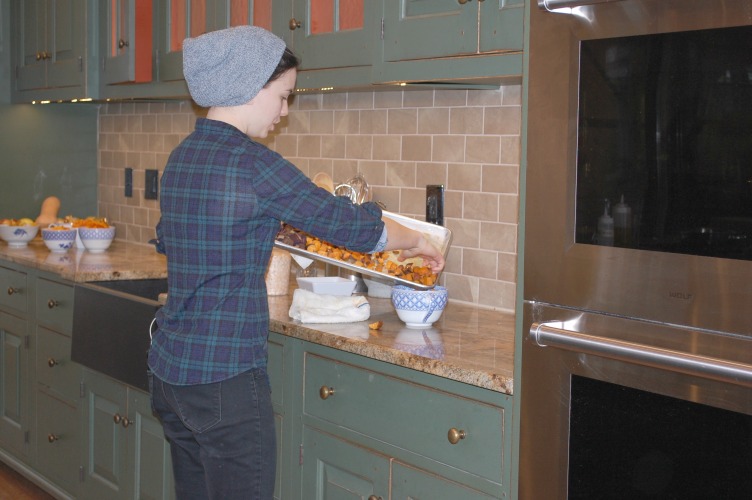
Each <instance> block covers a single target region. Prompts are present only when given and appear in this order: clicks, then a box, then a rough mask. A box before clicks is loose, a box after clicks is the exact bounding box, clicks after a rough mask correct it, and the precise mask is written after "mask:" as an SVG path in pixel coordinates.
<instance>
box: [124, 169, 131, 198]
mask: <svg viewBox="0 0 752 500" xmlns="http://www.w3.org/2000/svg"><path fill="white" fill-rule="evenodd" d="M125 197H126V198H131V197H133V169H132V168H130V167H125Z"/></svg>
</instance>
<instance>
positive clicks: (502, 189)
mask: <svg viewBox="0 0 752 500" xmlns="http://www.w3.org/2000/svg"><path fill="white" fill-rule="evenodd" d="M482 174H483V183H482V189H481V190H482V191H483V192H486V193H507V194H517V193H518V190H519V169H518V168H517V167H516V166H513V165H483V167H482Z"/></svg>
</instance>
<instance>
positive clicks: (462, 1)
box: [457, 0, 470, 5]
mask: <svg viewBox="0 0 752 500" xmlns="http://www.w3.org/2000/svg"><path fill="white" fill-rule="evenodd" d="M469 1H470V0H457V3H458V4H460V5H465V4H466V3H467V2H469Z"/></svg>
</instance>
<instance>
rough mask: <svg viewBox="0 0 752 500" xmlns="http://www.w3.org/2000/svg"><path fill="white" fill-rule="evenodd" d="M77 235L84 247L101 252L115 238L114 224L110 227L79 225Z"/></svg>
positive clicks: (93, 251) (94, 251)
mask: <svg viewBox="0 0 752 500" xmlns="http://www.w3.org/2000/svg"><path fill="white" fill-rule="evenodd" d="M78 237H79V238H81V242H82V243H83V244H84V248H85V249H87V250H88V251H90V252H92V253H101V252H104V251H105V250H107V249H108V248H109V247H110V245H111V244H112V240H113V238H115V226H110V227H79V228H78Z"/></svg>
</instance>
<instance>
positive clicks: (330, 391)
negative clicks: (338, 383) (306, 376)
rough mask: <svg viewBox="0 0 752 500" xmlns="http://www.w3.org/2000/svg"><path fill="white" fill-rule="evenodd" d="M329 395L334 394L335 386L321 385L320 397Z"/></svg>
mask: <svg viewBox="0 0 752 500" xmlns="http://www.w3.org/2000/svg"><path fill="white" fill-rule="evenodd" d="M329 396H334V387H327V386H325V385H322V386H321V389H319V397H320V398H321V399H327V398H328V397H329Z"/></svg>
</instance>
